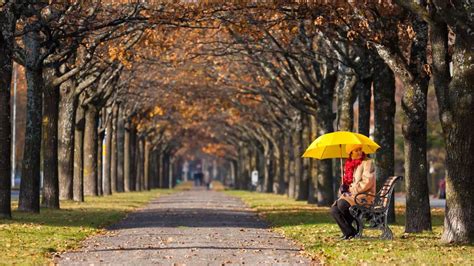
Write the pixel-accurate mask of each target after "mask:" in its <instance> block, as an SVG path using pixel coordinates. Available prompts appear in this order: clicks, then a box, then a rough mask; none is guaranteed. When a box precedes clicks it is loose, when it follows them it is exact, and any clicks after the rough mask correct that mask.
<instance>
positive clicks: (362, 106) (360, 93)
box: [356, 70, 393, 136]
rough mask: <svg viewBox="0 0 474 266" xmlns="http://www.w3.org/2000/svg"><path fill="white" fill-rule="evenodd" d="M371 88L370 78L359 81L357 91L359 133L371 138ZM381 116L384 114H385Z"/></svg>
mask: <svg viewBox="0 0 474 266" xmlns="http://www.w3.org/2000/svg"><path fill="white" fill-rule="evenodd" d="M377 71H378V70H377ZM392 76H393V74H392ZM371 87H372V79H370V78H365V79H361V80H358V81H357V83H356V91H357V97H358V102H359V117H358V118H359V119H358V124H359V125H358V128H359V130H358V132H359V133H360V134H362V135H365V136H369V134H370V104H371V103H370V96H371V94H372V93H371ZM374 114H375V112H374ZM381 114H383V112H382V113H381Z"/></svg>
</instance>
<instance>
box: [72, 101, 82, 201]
mask: <svg viewBox="0 0 474 266" xmlns="http://www.w3.org/2000/svg"><path fill="white" fill-rule="evenodd" d="M84 115H85V110H84V107H83V106H82V105H81V104H79V105H78V106H77V109H76V123H75V125H74V180H73V200H74V201H78V202H83V201H84V168H83V167H84V161H83V154H84V125H85V116H84Z"/></svg>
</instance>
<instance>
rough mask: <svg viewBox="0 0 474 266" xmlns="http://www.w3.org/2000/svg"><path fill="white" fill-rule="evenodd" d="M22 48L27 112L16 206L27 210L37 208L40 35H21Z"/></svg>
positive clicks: (40, 80)
mask: <svg viewBox="0 0 474 266" xmlns="http://www.w3.org/2000/svg"><path fill="white" fill-rule="evenodd" d="M23 40H24V43H25V48H26V49H25V50H26V62H25V67H26V81H27V86H28V92H27V97H28V101H27V107H26V108H27V111H26V112H27V113H26V119H27V123H26V133H25V152H24V155H23V168H22V178H21V183H20V198H19V202H18V209H19V210H21V211H28V212H39V211H40V174H41V162H40V158H41V114H42V109H43V108H42V90H43V86H44V81H43V69H42V67H41V62H39V60H40V36H39V33H38V32H37V31H35V30H30V31H29V32H28V33H26V34H25V35H24V38H23Z"/></svg>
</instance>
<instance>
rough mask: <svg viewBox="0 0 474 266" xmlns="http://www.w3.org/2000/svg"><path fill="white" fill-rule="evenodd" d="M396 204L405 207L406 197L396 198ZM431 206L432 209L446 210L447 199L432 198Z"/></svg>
mask: <svg viewBox="0 0 474 266" xmlns="http://www.w3.org/2000/svg"><path fill="white" fill-rule="evenodd" d="M395 204H401V205H403V206H405V205H406V198H405V196H395ZM430 206H431V208H445V207H446V200H445V199H437V198H432V197H431V196H430Z"/></svg>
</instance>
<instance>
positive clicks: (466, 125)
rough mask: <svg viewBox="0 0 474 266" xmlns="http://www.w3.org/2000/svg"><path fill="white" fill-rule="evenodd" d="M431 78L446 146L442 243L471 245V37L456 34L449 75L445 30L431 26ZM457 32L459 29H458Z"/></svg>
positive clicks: (473, 72)
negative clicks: (444, 209)
mask: <svg viewBox="0 0 474 266" xmlns="http://www.w3.org/2000/svg"><path fill="white" fill-rule="evenodd" d="M430 30H431V34H430V36H431V41H432V47H433V48H432V49H433V74H434V75H433V76H434V84H435V88H436V97H437V100H438V105H439V107H440V113H439V117H440V121H441V125H442V127H443V133H444V140H445V143H446V166H447V176H446V212H445V218H444V231H443V235H442V237H441V241H443V242H445V243H460V244H467V243H470V244H472V243H474V199H473V198H474V194H473V193H472V188H473V187H474V172H473V171H472V169H473V168H474V156H473V154H474V133H473V132H474V121H473V120H474V119H473V116H472V114H473V113H474V104H473V103H472V99H473V98H474V87H473V86H472V84H474V52H473V50H472V43H474V38H473V37H472V35H469V34H467V33H466V32H456V34H457V35H456V43H455V45H454V47H453V55H452V63H453V76H452V77H451V76H450V72H449V54H448V27H447V25H446V24H445V23H441V22H436V23H432V24H431V25H430ZM458 31H459V29H458Z"/></svg>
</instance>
